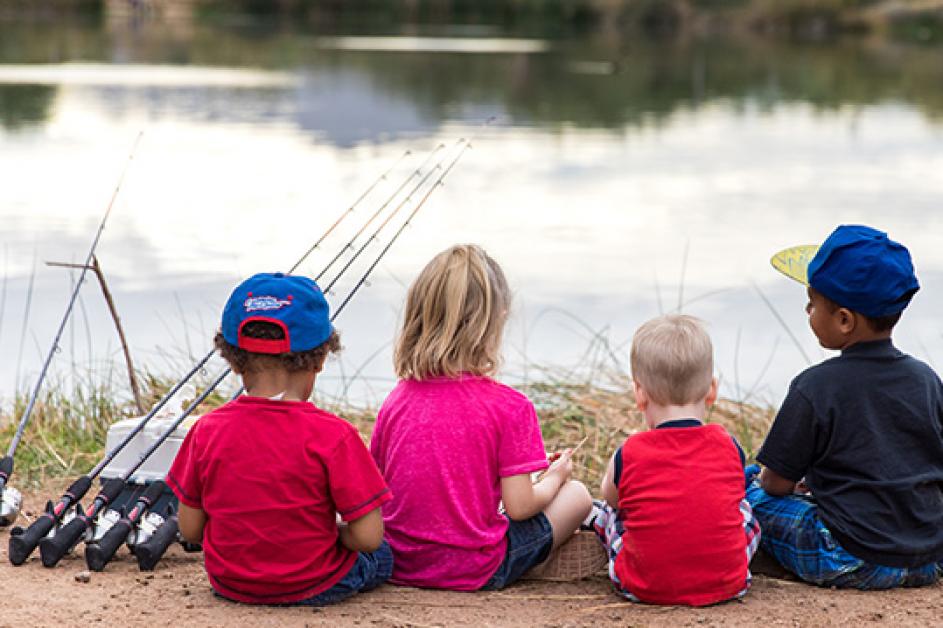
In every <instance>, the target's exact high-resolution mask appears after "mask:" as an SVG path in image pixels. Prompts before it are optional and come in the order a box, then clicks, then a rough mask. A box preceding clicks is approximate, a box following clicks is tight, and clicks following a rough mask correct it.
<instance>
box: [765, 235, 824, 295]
mask: <svg viewBox="0 0 943 628" xmlns="http://www.w3.org/2000/svg"><path fill="white" fill-rule="evenodd" d="M818 251H819V245H818V244H802V245H799V246H793V247H790V248H788V249H783V250H782V251H780V252H779V253H777V254H776V255H774V256H773V257H772V258H771V259H770V260H769V261H770V264H772V265H773V268H775V269H776V270H778V271H779V272H781V273H782V274H784V275H786V276H787V277H789V278H790V279H792V280H794V281H798V282H799V283H801V284H802V285H804V286H808V285H809V262H811V261H812V258H813V257H815V254H816V253H818Z"/></svg>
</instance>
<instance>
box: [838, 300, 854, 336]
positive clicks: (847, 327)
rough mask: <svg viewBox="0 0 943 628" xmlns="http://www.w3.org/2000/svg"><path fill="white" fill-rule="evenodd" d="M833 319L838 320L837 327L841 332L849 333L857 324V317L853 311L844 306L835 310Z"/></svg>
mask: <svg viewBox="0 0 943 628" xmlns="http://www.w3.org/2000/svg"><path fill="white" fill-rule="evenodd" d="M835 319H836V320H837V321H838V329H839V330H840V331H841V332H842V333H843V334H846V335H847V334H850V333H852V332H854V331H855V327H857V326H858V317H857V316H856V315H855V313H854V312H852V311H851V310H849V309H848V308H845V307H840V308H838V310H836V311H835Z"/></svg>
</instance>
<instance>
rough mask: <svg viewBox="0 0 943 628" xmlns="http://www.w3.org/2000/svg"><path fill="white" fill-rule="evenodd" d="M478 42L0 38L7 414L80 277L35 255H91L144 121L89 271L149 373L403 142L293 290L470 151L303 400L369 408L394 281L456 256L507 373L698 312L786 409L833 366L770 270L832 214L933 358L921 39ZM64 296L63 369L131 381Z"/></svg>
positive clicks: (382, 270)
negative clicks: (506, 322) (666, 315)
mask: <svg viewBox="0 0 943 628" xmlns="http://www.w3.org/2000/svg"><path fill="white" fill-rule="evenodd" d="M487 35H488V36H486V37H485V36H480V37H475V38H468V37H462V38H456V37H454V36H452V33H448V32H444V33H432V34H431V35H430V36H425V35H423V36H421V37H417V36H415V34H411V35H410V36H409V37H360V36H358V37H350V36H345V34H344V33H332V34H331V36H323V35H322V36H316V35H313V34H304V33H286V32H275V31H265V32H255V31H254V32H245V31H240V30H237V29H226V28H215V29H209V28H205V27H198V26H192V25H191V26H189V27H188V28H186V29H178V30H174V29H163V28H162V27H160V26H158V25H148V24H143V25H141V24H138V25H136V26H135V27H134V28H132V27H130V26H129V25H126V24H120V23H118V24H106V25H104V26H68V27H63V26H58V27H53V26H42V25H23V24H15V23H14V24H11V23H5V24H2V25H0V41H2V44H0V224H2V231H0V234H2V240H0V245H2V251H0V263H2V264H3V276H4V277H5V278H6V279H5V280H4V283H3V284H2V293H0V295H2V296H0V298H2V301H0V316H2V318H0V351H2V352H3V355H4V357H5V359H4V360H3V364H2V366H0V393H2V396H3V397H4V398H5V399H6V400H9V399H10V396H11V395H12V393H13V391H14V389H15V388H16V387H17V385H18V386H19V387H20V388H21V389H22V388H24V387H25V386H26V385H28V384H29V383H30V382H32V381H33V378H34V377H35V373H36V371H37V369H38V366H39V364H40V359H41V354H43V353H44V352H45V351H46V349H47V347H48V345H49V343H50V342H51V339H52V335H53V332H54V330H55V326H56V324H57V322H58V320H59V317H60V316H61V314H62V311H63V309H64V307H65V302H66V298H67V296H68V293H69V288H70V282H71V281H72V280H73V278H72V277H71V276H70V273H69V271H65V270H62V269H57V268H50V267H47V266H46V265H45V262H46V261H64V262H69V261H73V262H78V261H80V260H82V259H84V256H85V253H86V251H87V248H88V245H89V242H90V241H91V238H92V236H93V234H94V230H95V228H96V226H97V224H98V221H99V220H100V218H101V215H102V213H103V211H104V209H105V206H106V204H107V201H108V198H109V196H110V194H111V192H112V190H113V189H114V186H115V184H116V182H117V178H118V175H119V173H120V171H121V169H122V167H123V165H124V162H125V160H126V157H127V153H128V151H129V149H130V147H131V145H132V144H133V142H134V138H135V136H136V135H137V134H138V133H139V132H140V131H142V130H143V131H144V136H143V139H142V140H141V143H140V146H139V148H138V150H137V153H136V155H135V159H134V163H133V165H132V166H131V169H130V171H129V173H128V176H127V178H126V180H125V182H124V188H123V189H122V191H121V193H120V196H119V199H118V202H117V205H116V207H115V210H114V213H113V215H112V218H111V221H110V222H109V225H108V229H107V231H106V233H105V235H104V238H103V240H102V243H101V245H100V248H99V258H100V260H101V264H102V266H103V267H104V269H105V272H106V273H107V276H108V279H109V281H110V284H111V289H112V291H113V293H114V297H115V300H116V303H117V306H118V308H119V310H120V312H121V315H122V319H123V322H124V324H125V326H126V329H127V333H128V336H129V338H130V341H131V344H132V349H133V351H134V354H135V357H136V359H137V361H138V363H139V365H141V366H146V367H147V368H149V369H151V370H153V371H157V372H161V373H167V374H174V373H178V372H180V371H182V370H183V369H184V368H185V367H186V366H188V365H189V363H190V362H191V358H190V356H200V355H202V354H203V353H205V352H206V351H207V350H208V349H209V346H210V339H211V337H212V334H213V332H214V329H215V326H216V324H217V319H218V315H219V311H220V309H221V306H222V304H223V302H224V300H225V298H226V296H227V294H228V292H229V290H230V289H231V288H232V286H233V285H234V284H235V283H237V282H238V281H239V280H240V279H241V278H243V277H245V276H246V275H248V274H251V273H254V272H258V271H272V270H277V269H284V268H286V267H287V266H289V265H290V264H291V263H292V262H294V261H295V259H297V258H298V257H299V256H300V255H301V253H302V252H303V251H304V250H306V249H307V247H308V246H310V245H311V244H312V243H313V241H314V240H315V239H316V238H317V237H318V236H319V235H320V234H321V233H322V232H323V231H324V230H325V229H326V228H327V226H328V225H330V224H331V223H332V222H333V221H334V220H335V219H336V218H337V217H338V216H339V215H340V213H341V212H342V211H343V210H344V208H346V207H348V206H349V205H350V204H351V203H352V202H353V201H354V200H355V199H356V198H357V197H358V196H360V194H361V193H362V192H363V191H364V190H365V189H366V188H367V187H368V186H369V185H370V184H371V183H372V182H373V181H374V180H375V179H376V178H377V177H378V176H379V175H380V174H381V173H382V172H384V171H385V170H387V169H388V168H390V166H391V165H393V164H394V163H397V160H398V159H399V158H400V157H401V156H402V155H403V154H404V152H405V151H406V150H411V151H412V152H413V154H412V155H411V156H410V157H409V158H407V159H404V160H403V161H401V162H399V165H398V166H397V167H396V168H395V169H394V170H393V172H392V173H391V175H390V177H389V178H388V180H387V181H385V182H384V183H383V184H381V185H380V186H378V187H377V188H376V189H375V191H374V192H373V193H372V194H371V195H370V196H369V197H368V198H367V199H366V200H365V202H364V203H363V204H362V205H361V206H360V207H359V208H358V211H357V212H356V213H355V214H354V215H353V216H352V217H351V218H350V219H349V220H347V221H346V222H345V223H343V226H342V228H340V229H339V230H338V233H337V235H336V237H335V238H333V239H332V240H329V241H328V242H326V243H325V246H324V247H323V249H322V250H321V251H319V252H316V253H315V255H314V256H312V257H311V258H310V260H309V261H308V262H307V263H306V264H305V265H304V266H303V267H302V268H303V270H304V271H305V272H307V273H309V274H312V275H314V274H317V273H318V272H319V270H320V269H321V268H322V267H323V266H324V265H325V264H326V263H327V261H328V260H329V259H330V258H331V257H332V256H333V254H334V252H335V251H336V250H337V249H338V248H339V247H341V246H342V245H343V244H344V243H345V242H347V240H348V239H349V238H350V237H351V236H352V235H353V233H354V231H355V230H356V229H357V228H358V227H359V226H360V224H361V221H362V220H364V219H365V217H366V216H367V215H368V214H369V213H370V212H372V211H373V210H374V209H375V208H376V207H378V206H379V205H380V204H381V203H382V202H383V201H384V200H385V199H386V198H387V197H388V196H389V195H390V194H391V193H392V192H393V190H394V189H395V188H396V187H397V186H399V185H400V183H401V182H402V181H403V180H404V179H405V178H406V177H408V176H409V175H410V173H411V172H412V170H413V169H414V168H416V167H417V166H418V165H419V163H420V162H421V161H422V159H423V158H424V157H425V155H426V154H427V152H428V151H429V150H431V149H432V148H433V147H435V146H436V145H437V144H439V143H442V142H444V143H446V144H448V145H452V144H453V143H454V142H455V141H456V140H457V139H458V138H460V137H470V136H472V135H474V136H475V139H474V149H473V150H471V151H469V152H468V153H467V154H466V155H465V156H464V157H463V158H462V161H461V162H460V163H459V165H458V166H456V168H455V170H454V171H453V172H452V173H451V174H450V176H449V178H448V179H447V185H446V186H445V187H443V188H441V189H439V190H438V191H436V192H435V194H434V195H433V196H432V197H431V198H430V200H429V202H428V204H427V205H426V206H425V207H424V208H423V210H422V211H421V213H420V214H419V215H418V216H417V218H416V220H415V222H414V224H412V226H411V227H410V228H408V229H407V230H406V231H405V232H404V235H403V237H402V238H401V239H400V240H399V241H398V242H397V243H396V245H395V246H394V247H393V248H392V250H391V251H390V253H389V255H388V256H386V257H385V258H384V259H383V261H382V262H381V263H380V265H379V266H378V268H377V270H376V272H375V274H374V276H373V277H372V278H371V280H370V282H369V284H368V285H367V286H366V287H365V288H364V289H363V290H362V291H361V293H360V294H358V296H357V297H356V299H355V300H354V301H353V302H352V303H351V305H350V306H349V307H348V308H347V310H346V311H345V312H344V313H343V314H342V316H341V317H340V318H339V320H338V324H337V326H338V327H339V329H340V330H341V332H342V335H343V340H344V344H345V351H344V352H343V354H342V356H341V357H339V358H338V359H337V360H335V361H334V362H333V363H330V364H329V365H328V367H327V370H326V372H325V374H324V376H323V377H322V378H321V379H320V380H319V382H320V383H319V389H320V390H321V392H322V394H324V395H330V396H342V395H343V396H347V397H349V398H351V399H353V400H355V401H360V402H363V401H366V402H376V401H378V400H380V399H382V397H383V395H384V393H385V392H386V391H387V390H388V389H389V388H390V387H391V385H392V384H393V381H394V380H393V375H392V370H391V367H390V349H389V347H390V343H391V341H392V337H393V334H394V332H395V329H396V325H397V318H398V314H399V311H400V308H401V305H402V302H403V298H404V294H405V288H406V285H407V284H408V282H409V281H410V280H411V279H412V278H413V277H414V276H415V275H416V273H417V272H418V271H419V269H420V268H421V267H422V266H423V264H424V263H425V262H426V261H428V259H429V258H430V257H431V256H432V255H434V254H435V253H436V252H438V251H439V250H441V249H443V248H444V247H446V246H448V245H450V244H452V243H456V242H477V243H480V244H482V245H483V246H485V247H486V248H487V249H488V251H489V252H490V253H491V254H492V255H493V256H494V257H496V258H497V259H498V260H499V262H501V263H502V265H503V266H504V268H505V270H506V272H507V274H508V276H509V278H510V280H511V282H512V284H513V287H514V291H515V303H514V310H513V317H512V322H511V325H510V328H509V330H508V333H507V338H506V351H505V353H506V358H507V363H506V365H505V368H504V372H503V378H504V379H506V380H507V381H511V382H516V381H521V380H522V379H534V378H537V377H541V372H540V370H541V368H551V369H553V370H554V372H556V373H571V372H572V373H576V374H578V375H579V376H588V375H589V374H592V373H594V372H599V371H600V370H602V369H603V368H609V367H618V368H621V369H626V368H627V366H626V362H627V346H628V342H629V340H630V339H631V335H632V332H633V330H634V329H635V328H636V327H637V326H638V325H639V324H640V323H641V322H643V321H644V320H646V319H647V318H650V317H652V316H654V315H656V314H658V313H659V312H667V311H675V310H679V309H680V310H683V311H685V312H689V313H693V314H696V315H698V316H700V317H702V318H704V319H705V320H706V321H707V322H708V323H709V325H710V329H711V333H712V335H713V337H714V341H715V347H716V361H717V372H718V375H719V376H720V377H721V379H722V386H723V390H724V393H725V394H727V395H730V396H734V397H748V398H750V399H752V400H759V401H763V402H769V403H777V402H778V401H779V399H780V397H781V395H782V394H783V392H784V390H785V386H786V385H787V384H788V381H789V379H790V378H791V377H792V376H793V375H794V374H795V373H796V372H797V371H798V370H800V369H802V368H803V367H805V366H806V365H807V364H808V363H809V362H815V361H818V360H821V359H822V358H823V357H825V354H824V353H823V351H822V350H820V349H818V348H817V344H816V342H815V340H814V338H813V337H812V335H811V333H810V332H809V331H808V328H807V324H806V321H805V315H804V313H803V306H804V304H805V297H804V293H803V289H802V288H801V287H800V286H798V285H796V284H792V283H791V282H789V281H788V280H786V279H785V278H782V277H780V276H778V275H777V274H776V273H775V272H774V271H773V270H772V269H771V268H770V266H769V263H768V260H769V257H770V256H771V255H772V254H773V253H774V252H775V251H777V250H779V249H781V248H784V247H787V246H791V245H794V244H800V243H814V242H819V241H821V240H822V239H823V238H824V237H825V236H826V235H827V234H828V233H829V231H831V229H832V228H833V227H834V226H835V225H837V224H839V223H845V222H861V223H867V224H872V225H875V226H878V227H880V228H883V229H885V230H887V231H888V232H890V234H891V235H892V237H894V238H896V239H898V240H900V241H902V242H904V243H906V244H907V245H908V246H909V247H910V249H911V251H912V253H913V255H914V258H915V261H916V266H917V270H918V275H919V277H920V279H921V282H922V285H923V290H922V291H921V292H920V293H919V294H918V296H917V297H916V299H915V301H914V303H913V306H912V307H911V308H910V310H908V312H907V314H906V316H905V317H904V319H903V323H902V324H901V326H900V329H899V332H898V334H897V339H898V342H899V344H900V346H901V347H902V348H904V349H905V350H907V351H909V352H911V353H913V354H915V355H917V356H919V357H921V358H923V359H926V360H928V361H930V362H931V363H933V362H934V360H935V359H941V360H943V336H941V330H940V326H939V324H938V320H939V319H938V316H937V312H939V311H940V310H941V309H943V247H941V242H943V241H941V236H940V234H941V226H943V213H941V212H940V211H939V210H940V200H941V198H943V174H941V173H943V124H941V121H943V64H940V63H939V59H940V54H941V52H940V51H939V50H935V49H890V48H882V47H876V48H872V47H865V46H863V45H855V46H852V45H847V44H846V45H842V46H818V47H814V48H801V47H777V46H771V45H768V44H757V43H755V42H754V43H744V42H723V41H713V42H695V43H686V44H684V45H680V44H676V45H667V44H653V43H645V42H639V41H632V40H625V41H622V40H619V41H612V40H611V39H601V38H599V39H597V38H592V37H590V38H586V39H585V40H582V39H581V40H566V41H559V40H549V39H534V38H530V39H519V38H518V39H515V38H511V37H506V36H503V35H504V34H503V33H501V32H493V33H488V34H487ZM492 115H494V116H497V117H498V120H497V121H496V122H495V123H494V124H493V125H492V126H490V127H489V128H487V129H480V128H479V127H480V123H481V121H482V120H484V119H485V118H487V117H488V116H492ZM398 224H399V221H394V222H393V223H392V224H391V226H390V228H388V229H387V230H385V231H384V232H382V233H381V234H380V238H379V239H380V242H378V243H373V244H372V245H371V246H370V247H369V248H368V250H367V252H366V253H365V254H364V256H363V257H362V258H361V259H360V260H359V261H358V262H357V263H355V264H354V265H353V267H352V268H351V272H350V273H349V274H348V275H347V276H345V278H344V279H342V280H341V281H340V282H338V284H337V287H336V288H335V294H334V296H333V297H332V299H333V301H334V302H335V303H339V302H340V300H341V299H343V297H344V296H345V295H346V294H347V291H348V290H349V289H350V288H351V286H352V285H353V283H354V282H355V281H356V279H357V278H358V277H359V275H360V274H361V273H362V272H363V271H364V270H365V269H366V266H367V265H368V261H370V260H372V259H373V257H374V256H375V255H376V254H377V253H379V251H380V249H381V244H382V243H384V242H385V241H386V239H387V238H388V237H389V236H390V235H392V232H393V228H394V227H396V226H398ZM329 276H330V273H329ZM31 284H32V292H31V294H32V298H31V299H28V295H29V294H30V285H31ZM82 295H83V296H82V303H81V306H80V308H79V309H78V311H77V313H76V316H75V317H74V319H73V321H72V323H71V324H70V326H69V328H68V331H67V334H66V337H65V341H64V342H63V344H62V347H61V351H60V354H59V355H58V357H57V360H56V363H55V364H56V377H57V378H60V379H61V380H63V381H67V380H68V378H70V377H73V376H77V377H87V376H89V374H91V375H92V376H93V377H102V378H104V377H111V378H114V379H115V380H116V381H121V378H122V377H123V375H122V373H123V371H122V369H121V366H120V362H116V360H118V359H119V358H120V355H119V350H118V344H117V339H116V337H115V334H114V331H113V328H112V326H111V323H110V321H109V319H108V317H107V311H106V310H105V307H104V304H103V302H102V299H101V296H100V293H99V292H98V289H97V286H96V285H95V284H94V283H90V284H89V285H87V286H86V288H85V289H84V291H83V292H82ZM761 295H762V296H761ZM764 298H765V299H766V300H767V301H768V305H767V303H766V302H764ZM771 310H775V311H776V314H777V315H778V316H779V317H781V319H782V322H780V321H778V320H777V318H776V316H774V314H773V312H772V311H771ZM24 330H25V334H24ZM793 337H794V338H793ZM113 365H117V366H113ZM214 368H215V367H214Z"/></svg>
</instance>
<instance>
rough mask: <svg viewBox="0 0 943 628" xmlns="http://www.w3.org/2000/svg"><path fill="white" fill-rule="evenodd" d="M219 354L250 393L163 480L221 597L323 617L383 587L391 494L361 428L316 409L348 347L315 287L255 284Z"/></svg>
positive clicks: (262, 279) (226, 315)
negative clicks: (328, 607)
mask: <svg viewBox="0 0 943 628" xmlns="http://www.w3.org/2000/svg"><path fill="white" fill-rule="evenodd" d="M216 347H217V348H218V349H219V351H220V354H221V355H222V357H223V358H224V359H225V360H226V361H227V362H229V364H230V366H231V367H232V369H233V370H234V371H235V372H236V373H238V374H239V375H241V376H242V381H243V384H244V385H245V390H246V394H245V395H242V396H240V397H238V398H237V399H235V400H234V401H231V402H229V403H228V404H226V405H225V406H223V407H221V408H217V409H216V410H214V411H213V412H210V413H209V414H207V415H205V416H203V417H202V418H201V419H200V420H199V421H198V422H197V423H196V424H195V425H194V426H193V427H192V428H191V429H190V431H189V432H188V433H187V437H186V438H185V439H184V441H183V444H182V445H181V447H180V451H179V452H178V453H177V457H176V459H175V460H174V463H173V465H172V466H171V469H170V472H169V473H168V474H167V484H168V485H169V486H170V487H171V488H172V489H173V491H174V493H175V494H176V495H177V497H178V498H179V499H180V513H179V517H180V519H179V522H180V532H181V534H182V535H183V537H184V538H185V539H187V540H188V541H191V542H193V543H202V544H203V558H204V564H205V567H206V574H207V576H208V577H209V581H210V585H211V586H212V587H213V590H214V591H215V592H216V594H217V595H219V596H221V597H225V598H228V599H230V600H235V601H238V602H244V603H247V604H278V605H286V604H291V605H303V606H321V605H324V604H330V603H333V602H338V601H340V600H342V599H344V598H346V597H349V596H351V595H354V594H355V593H358V592H361V591H366V590H369V589H372V588H374V587H376V586H377V585H379V584H380V583H382V582H383V581H385V580H387V579H388V578H389V577H390V574H391V573H392V570H393V555H392V552H391V550H390V547H389V545H387V544H386V542H384V541H383V519H382V517H381V515H380V506H381V504H383V503H384V502H386V501H388V500H389V499H390V497H391V496H390V491H389V489H388V488H387V486H386V483H385V482H384V481H383V478H382V477H381V476H380V472H379V470H378V469H377V466H376V464H375V463H374V462H373V458H371V457H370V453H369V452H368V451H367V448H366V446H365V445H364V444H363V441H362V440H361V438H360V434H358V433H357V430H356V428H354V427H353V426H352V425H351V424H350V423H348V422H347V421H344V420H343V419H340V418H339V417H336V416H334V415H333V414H330V413H328V412H325V411H324V410H321V409H320V408H318V407H316V406H315V405H314V404H312V403H310V402H309V401H308V397H310V396H311V392H312V390H313V388H314V380H315V377H316V376H317V374H318V373H319V372H320V371H321V368H322V366H323V365H324V361H325V359H326V358H327V355H328V354H329V353H333V352H335V351H337V350H338V349H340V339H339V338H338V336H337V333H336V332H335V331H334V328H333V326H332V325H331V321H330V317H329V316H328V305H327V301H326V300H325V299H324V294H323V293H322V292H321V290H320V288H318V286H317V284H315V282H314V281H312V280H310V279H308V278H306V277H299V276H290V275H283V274H281V273H275V274H259V275H255V276H253V277H251V278H249V279H248V280H246V281H244V282H243V283H242V284H240V285H239V286H238V287H237V288H236V289H235V290H234V291H233V293H232V296H230V297H229V301H228V302H227V304H226V308H225V310H224V311H223V320H222V329H221V331H220V333H218V334H217V335H216ZM338 517H339V518H340V519H341V520H343V521H344V522H346V523H342V524H338V519H337V518H338Z"/></svg>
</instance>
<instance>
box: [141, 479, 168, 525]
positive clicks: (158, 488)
mask: <svg viewBox="0 0 943 628" xmlns="http://www.w3.org/2000/svg"><path fill="white" fill-rule="evenodd" d="M166 488H167V485H166V484H164V481H163V480H154V481H153V482H151V483H150V484H148V485H147V488H146V489H144V494H143V495H141V496H140V497H138V502H144V503H145V507H144V508H143V509H141V512H140V513H138V519H140V518H141V517H143V516H144V515H145V514H147V510H148V509H150V508H152V507H153V506H154V504H155V503H157V500H158V499H160V496H161V495H163V494H164V491H165V490H166Z"/></svg>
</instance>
